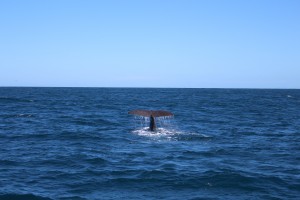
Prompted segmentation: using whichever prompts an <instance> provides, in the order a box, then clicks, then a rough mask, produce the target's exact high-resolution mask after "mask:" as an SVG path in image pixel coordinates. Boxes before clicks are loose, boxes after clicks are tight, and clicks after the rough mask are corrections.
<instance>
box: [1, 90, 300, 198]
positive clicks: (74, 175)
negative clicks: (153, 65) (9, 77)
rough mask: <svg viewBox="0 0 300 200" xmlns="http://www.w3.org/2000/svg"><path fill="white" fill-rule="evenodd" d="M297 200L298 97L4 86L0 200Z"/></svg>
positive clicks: (293, 94) (262, 92)
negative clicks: (156, 113)
mask: <svg viewBox="0 0 300 200" xmlns="http://www.w3.org/2000/svg"><path fill="white" fill-rule="evenodd" d="M135 109H145V110H166V111H170V112H172V113H173V114H174V117H171V118H164V119H157V126H158V129H157V131H155V132H151V131H149V130H148V129H147V126H148V122H149V119H147V118H139V117H135V116H133V115H129V114H128V112H129V111H130V110H135ZM299 197H300V90H279V89H277V90H271V89H159V88H34V87H33V88H30V87H1V88H0V199H1V200H6V199H9V200H15V199H18V200H20V199H22V200H24V199H25V200H26V199H33V200H49V199H53V200H55V199H58V200H67V199H72V200H73V199H74V200H76V199H78V200H81V199H92V200H93V199H122V200H123V199H189V200H192V199H194V200H196V199H299Z"/></svg>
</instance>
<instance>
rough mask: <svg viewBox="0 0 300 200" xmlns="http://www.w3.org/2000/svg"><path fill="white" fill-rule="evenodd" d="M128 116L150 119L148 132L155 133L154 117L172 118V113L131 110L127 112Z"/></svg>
mask: <svg viewBox="0 0 300 200" xmlns="http://www.w3.org/2000/svg"><path fill="white" fill-rule="evenodd" d="M128 114H132V115H138V116H143V117H150V124H149V129H150V131H155V129H156V123H155V118H156V117H167V116H174V114H173V113H171V112H169V111H164V110H132V111H129V112H128Z"/></svg>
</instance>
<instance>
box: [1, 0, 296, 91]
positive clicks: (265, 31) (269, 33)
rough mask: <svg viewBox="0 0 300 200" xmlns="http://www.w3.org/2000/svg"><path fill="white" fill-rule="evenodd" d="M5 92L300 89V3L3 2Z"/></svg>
mask: <svg viewBox="0 0 300 200" xmlns="http://www.w3.org/2000/svg"><path fill="white" fill-rule="evenodd" d="M0 86H41V87H44V86H50V87H164V88H295V89H300V1H298V0H251V1H244V0H226V1H224V0H206V1H205V0H181V1H178V0H136V1H133V0H119V1H117V0H107V1H104V0H103V1H101V0H95V1H93V0H44V1H41V0H26V1H24V0H19V1H17V0H1V1H0Z"/></svg>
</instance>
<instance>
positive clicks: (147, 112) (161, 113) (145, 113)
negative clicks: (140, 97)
mask: <svg viewBox="0 0 300 200" xmlns="http://www.w3.org/2000/svg"><path fill="white" fill-rule="evenodd" d="M128 114H132V115H139V116H143V117H150V116H151V115H152V116H153V117H167V116H174V115H173V113H171V112H169V111H164V110H132V111H130V112H128Z"/></svg>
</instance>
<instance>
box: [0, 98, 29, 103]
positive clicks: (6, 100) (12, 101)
mask: <svg viewBox="0 0 300 200" xmlns="http://www.w3.org/2000/svg"><path fill="white" fill-rule="evenodd" d="M0 102H1V103H2V102H3V103H16V102H17V103H18V102H34V100H32V99H21V98H15V97H0Z"/></svg>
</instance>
